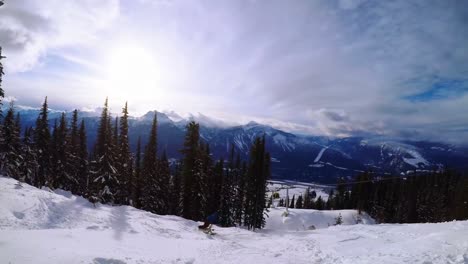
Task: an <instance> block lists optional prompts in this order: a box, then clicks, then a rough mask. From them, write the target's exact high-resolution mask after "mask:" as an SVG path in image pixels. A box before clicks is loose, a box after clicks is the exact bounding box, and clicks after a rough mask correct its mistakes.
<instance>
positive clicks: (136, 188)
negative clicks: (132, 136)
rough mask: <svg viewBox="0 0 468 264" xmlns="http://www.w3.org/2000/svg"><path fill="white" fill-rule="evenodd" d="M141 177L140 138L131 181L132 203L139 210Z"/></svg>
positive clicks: (139, 138)
mask: <svg viewBox="0 0 468 264" xmlns="http://www.w3.org/2000/svg"><path fill="white" fill-rule="evenodd" d="M142 181H143V177H142V175H141V137H138V141H137V148H136V158H135V177H134V179H133V201H134V204H133V206H135V207H136V208H141V188H142V186H143V182H142Z"/></svg>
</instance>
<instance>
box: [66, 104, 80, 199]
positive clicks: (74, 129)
mask: <svg viewBox="0 0 468 264" xmlns="http://www.w3.org/2000/svg"><path fill="white" fill-rule="evenodd" d="M68 132H69V134H68V135H67V143H68V144H67V145H68V146H67V147H68V162H67V164H66V168H65V171H66V172H67V174H68V175H69V176H70V178H71V179H72V181H71V186H70V191H71V192H72V193H74V194H82V193H81V190H80V186H81V182H80V178H81V175H80V174H79V173H80V156H79V153H80V134H79V127H78V110H76V109H75V110H74V111H73V114H72V120H71V123H70V128H69V129H68Z"/></svg>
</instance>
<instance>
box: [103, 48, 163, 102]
mask: <svg viewBox="0 0 468 264" xmlns="http://www.w3.org/2000/svg"><path fill="white" fill-rule="evenodd" d="M105 65H106V66H105V69H104V72H105V80H106V81H105V82H106V88H107V90H108V92H109V93H110V94H109V95H111V96H112V97H119V98H125V97H131V96H132V95H135V94H136V93H138V94H144V95H146V96H148V95H155V94H156V93H157V81H158V68H157V65H156V62H155V60H154V58H153V56H152V55H151V53H150V52H149V51H147V50H145V49H144V48H142V47H140V46H137V45H124V46H119V47H116V48H113V49H111V51H110V52H109V58H108V59H107V63H106V64H105Z"/></svg>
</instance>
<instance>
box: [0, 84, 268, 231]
mask: <svg viewBox="0 0 468 264" xmlns="http://www.w3.org/2000/svg"><path fill="white" fill-rule="evenodd" d="M0 87H1V86H0ZM0 91H2V90H0ZM2 97H3V96H2ZM0 102H1V101H0ZM128 118H129V116H128V106H127V104H125V106H124V107H123V109H122V112H121V115H120V117H115V118H113V117H112V116H111V113H110V112H109V107H108V101H107V99H106V101H105V103H104V108H103V110H102V113H101V117H100V120H99V126H98V133H97V139H96V142H95V145H94V146H93V147H92V148H91V149H92V151H91V153H88V146H87V143H86V142H87V140H86V138H87V135H86V127H85V123H84V121H83V120H82V119H81V120H80V119H79V112H78V111H77V110H75V111H73V113H72V117H71V120H68V119H67V117H66V115H65V113H62V115H61V118H60V119H59V120H54V122H53V124H50V122H49V118H48V102H47V98H46V99H45V101H44V103H43V105H42V107H41V110H40V113H39V115H38V118H37V120H36V123H35V126H34V127H28V128H26V129H24V131H21V130H22V129H21V116H20V114H19V113H17V112H15V108H14V105H13V104H11V105H10V107H9V109H8V111H7V112H6V114H5V115H4V116H3V115H1V116H0V121H1V122H0V173H1V174H3V175H5V176H9V177H13V178H15V179H18V180H20V181H23V182H26V183H28V184H31V185H34V186H36V187H43V186H47V187H49V188H51V189H58V188H60V189H63V190H67V191H70V192H72V193H73V194H76V195H81V196H83V197H86V198H88V199H89V200H90V201H92V202H94V203H96V202H100V203H104V204H112V205H132V206H134V207H136V208H140V209H143V210H146V211H149V212H153V213H157V214H162V215H165V214H172V215H179V216H182V217H184V218H186V219H192V220H196V221H200V220H204V219H205V217H207V216H208V215H210V214H212V213H214V212H218V215H219V220H220V224H221V225H222V226H234V225H237V226H246V227H247V228H249V229H257V228H262V227H263V226H264V224H265V212H266V211H265V209H266V183H267V179H268V178H269V177H270V156H269V154H268V152H267V151H266V146H265V137H259V138H256V139H255V140H254V142H253V144H252V146H251V150H250V158H249V160H246V161H245V160H241V159H240V155H239V153H236V152H235V151H234V147H233V146H232V148H231V152H230V155H229V157H228V159H227V160H224V159H221V160H214V159H213V158H212V154H211V152H210V146H209V145H208V144H207V143H206V142H203V140H201V138H200V132H199V129H200V127H199V124H197V123H195V122H190V123H189V124H187V126H186V135H185V139H184V144H183V148H182V150H181V154H182V158H181V159H180V160H178V161H175V162H174V161H173V160H171V162H170V161H169V159H168V157H167V155H166V151H163V153H161V154H159V153H158V147H157V144H158V126H157V124H158V121H157V116H156V113H155V116H154V118H153V122H152V125H151V132H150V134H149V139H148V143H147V145H146V146H141V143H140V142H141V139H140V138H138V144H137V150H136V152H135V153H132V151H131V150H130V145H129V133H128V129H129V125H128Z"/></svg>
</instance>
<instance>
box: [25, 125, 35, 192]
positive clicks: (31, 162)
mask: <svg viewBox="0 0 468 264" xmlns="http://www.w3.org/2000/svg"><path fill="white" fill-rule="evenodd" d="M33 133H34V132H33V130H32V128H26V129H25V131H24V136H23V144H22V145H21V156H22V157H23V160H22V163H21V177H22V180H23V181H24V182H26V183H27V184H31V185H36V177H37V170H38V168H39V164H38V163H37V152H36V149H35V148H34V140H33Z"/></svg>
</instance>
